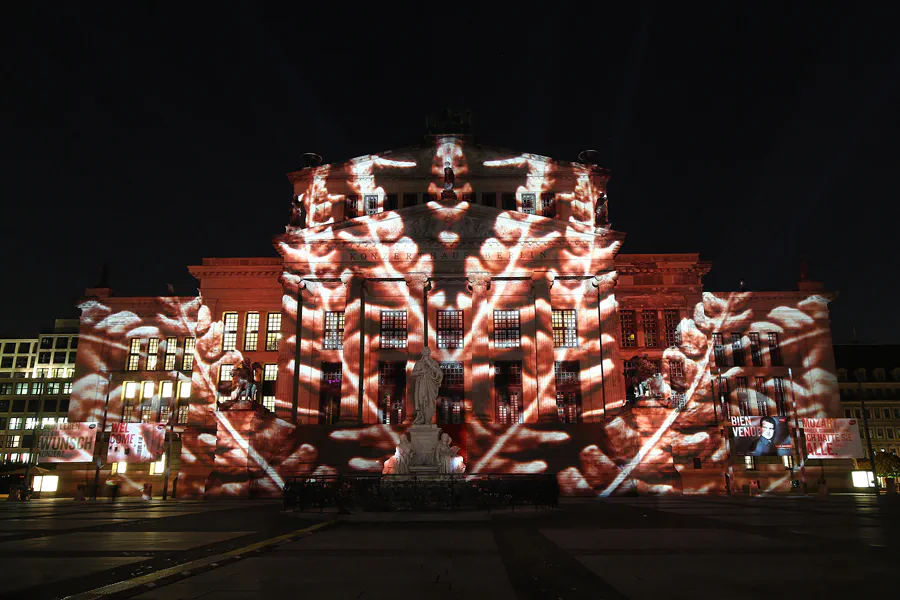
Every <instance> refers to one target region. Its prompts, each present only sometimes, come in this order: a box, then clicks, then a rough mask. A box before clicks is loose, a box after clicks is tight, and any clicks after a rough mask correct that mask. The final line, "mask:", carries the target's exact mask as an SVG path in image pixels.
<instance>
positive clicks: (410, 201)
mask: <svg viewBox="0 0 900 600" xmlns="http://www.w3.org/2000/svg"><path fill="white" fill-rule="evenodd" d="M418 202H419V195H418V194H416V193H406V194H403V206H404V208H405V207H407V206H415V205H416V204H417V203H418Z"/></svg>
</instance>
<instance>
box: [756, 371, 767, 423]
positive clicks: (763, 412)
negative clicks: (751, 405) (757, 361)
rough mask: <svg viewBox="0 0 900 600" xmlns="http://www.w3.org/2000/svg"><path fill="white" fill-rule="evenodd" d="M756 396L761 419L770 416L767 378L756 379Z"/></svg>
mask: <svg viewBox="0 0 900 600" xmlns="http://www.w3.org/2000/svg"><path fill="white" fill-rule="evenodd" d="M754 392H755V394H754V395H755V396H756V412H757V413H758V414H759V416H761V417H765V416H768V414H769V397H768V396H769V393H768V392H767V391H766V378H765V377H757V378H756V389H755V390H754Z"/></svg>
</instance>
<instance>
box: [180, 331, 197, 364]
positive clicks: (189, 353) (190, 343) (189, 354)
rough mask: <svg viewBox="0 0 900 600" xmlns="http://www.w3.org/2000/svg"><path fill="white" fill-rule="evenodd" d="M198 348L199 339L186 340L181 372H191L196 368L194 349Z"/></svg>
mask: <svg viewBox="0 0 900 600" xmlns="http://www.w3.org/2000/svg"><path fill="white" fill-rule="evenodd" d="M196 347H197V338H184V356H183V357H182V360H181V370H182V371H190V370H191V369H193V368H194V349H195V348H196Z"/></svg>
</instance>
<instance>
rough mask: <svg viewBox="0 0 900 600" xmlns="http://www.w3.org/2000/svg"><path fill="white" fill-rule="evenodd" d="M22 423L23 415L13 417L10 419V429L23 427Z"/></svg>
mask: <svg viewBox="0 0 900 600" xmlns="http://www.w3.org/2000/svg"><path fill="white" fill-rule="evenodd" d="M22 423H23V421H22V417H12V418H11V419H10V420H9V429H10V430H16V429H22Z"/></svg>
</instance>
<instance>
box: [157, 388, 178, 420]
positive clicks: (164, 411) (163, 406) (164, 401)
mask: <svg viewBox="0 0 900 600" xmlns="http://www.w3.org/2000/svg"><path fill="white" fill-rule="evenodd" d="M174 395H175V382H173V381H163V382H162V383H160V384H159V404H160V407H159V421H160V422H161V423H168V422H169V417H170V416H171V412H172V397H173V396H174Z"/></svg>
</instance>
